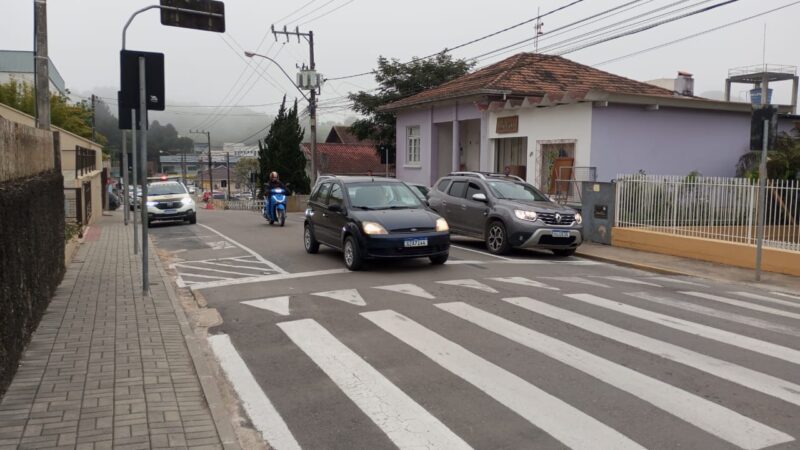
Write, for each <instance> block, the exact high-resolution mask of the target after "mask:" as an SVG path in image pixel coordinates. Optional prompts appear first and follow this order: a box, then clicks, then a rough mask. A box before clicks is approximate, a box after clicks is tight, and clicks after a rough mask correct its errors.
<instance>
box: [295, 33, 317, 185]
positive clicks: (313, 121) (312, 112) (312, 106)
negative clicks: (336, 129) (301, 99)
mask: <svg viewBox="0 0 800 450" xmlns="http://www.w3.org/2000/svg"><path fill="white" fill-rule="evenodd" d="M298 39H299V38H298ZM308 49H309V55H310V56H309V64H310V66H311V67H310V68H311V70H312V71H313V70H314V69H315V68H316V67H317V66H316V64H315V63H314V32H313V31H309V32H308ZM314 84H316V83H314ZM308 121H309V128H310V135H311V186H314V183H316V181H317V168H318V167H319V165H318V164H317V88H316V87H314V86H312V87H311V95H310V96H309V100H308Z"/></svg>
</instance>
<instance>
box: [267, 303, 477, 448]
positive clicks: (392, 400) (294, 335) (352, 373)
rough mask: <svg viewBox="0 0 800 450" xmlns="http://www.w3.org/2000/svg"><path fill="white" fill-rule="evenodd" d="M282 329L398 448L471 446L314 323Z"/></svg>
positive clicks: (298, 323) (299, 322)
mask: <svg viewBox="0 0 800 450" xmlns="http://www.w3.org/2000/svg"><path fill="white" fill-rule="evenodd" d="M278 327H280V328H281V330H283V332H284V333H286V335H287V336H289V338H290V339H291V340H292V341H293V342H294V343H295V345H297V346H298V347H299V348H300V349H301V350H302V351H303V352H304V353H305V354H306V355H308V356H309V358H311V360H312V361H314V363H316V364H317V366H319V367H320V369H322V371H323V372H325V374H326V375H328V377H330V379H331V380H332V381H333V382H334V383H335V384H336V385H337V386H338V387H339V389H341V390H342V392H344V393H345V395H347V396H348V397H349V398H350V400H352V401H353V403H355V404H356V405H357V406H358V407H359V408H360V409H361V411H363V412H364V414H366V415H367V416H368V417H369V418H370V419H371V420H372V421H373V422H374V423H375V425H377V426H378V427H379V428H380V429H381V430H382V431H383V432H384V433H386V436H387V437H388V438H389V439H391V441H392V442H394V444H395V445H397V447H398V448H401V449H407V448H409V449H410V448H423V447H427V448H447V449H451V448H452V449H468V448H471V447H470V446H469V445H468V444H467V443H466V442H464V441H463V440H461V438H460V437H458V436H457V435H456V434H455V433H453V432H452V431H451V430H450V429H449V428H447V427H446V426H445V425H444V424H442V423H441V422H440V421H439V420H438V419H437V418H436V417H434V416H433V415H431V414H430V413H429V412H428V411H426V410H425V409H424V408H423V407H422V406H420V405H419V404H418V403H416V402H415V401H414V400H413V399H412V398H411V397H409V396H408V395H406V394H405V393H404V392H403V391H402V390H400V388H398V387H397V386H395V385H394V384H392V382H391V381H389V380H388V379H386V378H385V377H384V376H383V375H381V374H380V372H378V371H377V370H376V369H375V368H374V367H372V366H371V365H369V364H368V363H367V362H366V361H364V360H363V359H362V358H361V357H360V356H358V355H357V354H356V353H354V352H353V351H352V350H350V349H349V348H348V347H347V346H345V345H344V344H342V343H341V342H340V341H339V340H338V339H336V337H334V336H333V335H332V334H331V333H330V332H329V331H328V330H326V329H325V328H323V327H322V325H320V324H319V323H317V322H316V321H314V320H313V319H303V320H297V321H293V322H282V323H279V324H278Z"/></svg>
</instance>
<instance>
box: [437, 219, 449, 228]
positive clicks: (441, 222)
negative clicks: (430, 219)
mask: <svg viewBox="0 0 800 450" xmlns="http://www.w3.org/2000/svg"><path fill="white" fill-rule="evenodd" d="M436 231H450V225H447V221H446V220H444V219H443V218H441V217H439V218H438V219H436Z"/></svg>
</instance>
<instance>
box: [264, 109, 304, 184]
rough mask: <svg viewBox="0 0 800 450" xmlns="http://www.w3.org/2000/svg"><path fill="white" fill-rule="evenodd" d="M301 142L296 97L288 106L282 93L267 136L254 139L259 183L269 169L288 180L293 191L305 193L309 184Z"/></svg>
mask: <svg viewBox="0 0 800 450" xmlns="http://www.w3.org/2000/svg"><path fill="white" fill-rule="evenodd" d="M302 142H303V128H302V127H301V126H300V120H299V119H298V117H297V100H295V102H294V105H293V106H292V107H291V108H289V109H286V96H284V97H283V102H282V103H281V107H280V109H279V110H278V115H277V116H276V117H275V120H273V121H272V124H271V125H270V127H269V131H268V132H267V136H266V137H265V138H264V139H263V141H258V166H259V170H258V178H259V181H260V184H261V186H263V185H264V184H265V183H267V182H268V181H269V173H270V172H278V174H280V177H281V181H283V182H284V183H285V184H291V186H290V189H291V190H292V191H293V192H295V193H298V194H307V193H309V191H310V190H311V187H310V180H309V179H308V175H306V157H305V154H304V153H303V151H302V149H301V148H300V145H301V143H302ZM261 194H262V195H263V192H262V193H261Z"/></svg>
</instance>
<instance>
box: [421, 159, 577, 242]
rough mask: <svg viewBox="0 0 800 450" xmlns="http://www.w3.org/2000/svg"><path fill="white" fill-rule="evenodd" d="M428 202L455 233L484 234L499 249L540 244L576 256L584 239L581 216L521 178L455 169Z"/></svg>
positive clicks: (440, 181) (439, 184)
mask: <svg viewBox="0 0 800 450" xmlns="http://www.w3.org/2000/svg"><path fill="white" fill-rule="evenodd" d="M428 202H429V204H430V207H431V208H432V209H433V210H434V211H436V212H437V213H439V214H440V215H442V216H443V217H444V218H445V219H447V222H448V223H449V224H450V227H451V230H452V233H453V234H460V235H464V236H470V237H476V238H479V239H483V240H485V242H486V248H487V249H488V250H489V252H491V253H493V254H497V255H500V254H504V253H507V252H508V251H509V250H510V249H512V248H538V249H548V250H551V251H552V252H553V253H554V254H556V255H557V256H570V255H572V254H574V253H575V250H576V249H577V248H578V246H579V245H580V244H581V242H583V226H582V223H583V218H582V217H581V215H580V214H579V213H578V212H577V211H575V210H574V209H572V208H568V207H565V206H561V205H559V204H558V203H555V202H553V201H552V200H551V199H550V198H549V197H547V196H546V195H544V194H543V193H541V192H540V191H539V190H538V189H536V188H535V187H533V186H531V185H530V184H528V183H526V182H525V181H523V180H522V179H521V178H519V177H515V176H506V175H501V174H491V173H481V172H455V173H451V174H450V175H448V176H446V177H443V178H441V179H440V180H439V181H437V183H436V185H435V188H433V189H431V191H430V192H429V193H428Z"/></svg>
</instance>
